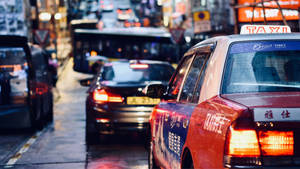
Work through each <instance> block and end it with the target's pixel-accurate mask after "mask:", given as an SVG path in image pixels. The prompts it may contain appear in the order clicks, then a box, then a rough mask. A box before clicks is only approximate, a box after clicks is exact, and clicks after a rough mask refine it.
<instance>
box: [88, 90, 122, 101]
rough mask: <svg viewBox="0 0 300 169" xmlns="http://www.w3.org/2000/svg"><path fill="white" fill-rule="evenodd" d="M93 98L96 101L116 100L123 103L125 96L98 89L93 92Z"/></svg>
mask: <svg viewBox="0 0 300 169" xmlns="http://www.w3.org/2000/svg"><path fill="white" fill-rule="evenodd" d="M93 99H94V100H95V101H96V102H114V103H121V102H123V98H122V97H121V96H119V95H117V94H113V93H109V92H107V91H105V90H104V89H97V90H95V91H94V92H93Z"/></svg>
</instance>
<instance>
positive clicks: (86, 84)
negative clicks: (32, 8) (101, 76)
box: [79, 78, 93, 87]
mask: <svg viewBox="0 0 300 169" xmlns="http://www.w3.org/2000/svg"><path fill="white" fill-rule="evenodd" d="M92 81H93V79H90V78H89V79H83V80H80V81H79V83H80V85H81V86H83V87H89V86H90V85H91V83H92Z"/></svg>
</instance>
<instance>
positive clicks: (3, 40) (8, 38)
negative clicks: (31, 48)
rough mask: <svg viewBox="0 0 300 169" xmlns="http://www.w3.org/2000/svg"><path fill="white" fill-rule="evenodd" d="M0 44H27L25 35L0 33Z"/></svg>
mask: <svg viewBox="0 0 300 169" xmlns="http://www.w3.org/2000/svg"><path fill="white" fill-rule="evenodd" d="M0 44H5V45H19V44H22V45H24V44H27V37H25V36H19V35H0Z"/></svg>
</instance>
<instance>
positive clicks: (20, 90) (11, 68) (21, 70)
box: [0, 47, 28, 96]
mask: <svg viewBox="0 0 300 169" xmlns="http://www.w3.org/2000/svg"><path fill="white" fill-rule="evenodd" d="M27 77H28V63H27V59H26V53H25V52H24V49H23V48H20V47H7V48H3V47H0V85H1V88H0V89H1V90H0V92H1V95H2V96H3V94H4V93H7V95H10V96H16V95H18V96H24V95H26V94H27V91H28V89H27Z"/></svg>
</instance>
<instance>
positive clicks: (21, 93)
mask: <svg viewBox="0 0 300 169" xmlns="http://www.w3.org/2000/svg"><path fill="white" fill-rule="evenodd" d="M41 57H44V56H43V54H42V51H41V50H39V51H37V49H35V48H34V47H33V48H30V46H29V45H28V43H27V38H25V37H21V36H0V93H1V95H0V128H1V129H7V128H13V129H16V128H33V129H41V128H42V127H43V125H44V124H46V122H47V121H51V120H52V117H53V114H52V93H51V83H48V80H47V79H46V78H45V79H44V77H43V76H48V65H47V62H46V61H47V60H44V58H41ZM36 59H40V60H39V61H37V62H35V61H36ZM42 60H43V61H45V62H42ZM43 66H45V68H42V67H43Z"/></svg>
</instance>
